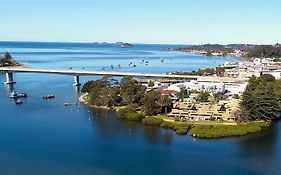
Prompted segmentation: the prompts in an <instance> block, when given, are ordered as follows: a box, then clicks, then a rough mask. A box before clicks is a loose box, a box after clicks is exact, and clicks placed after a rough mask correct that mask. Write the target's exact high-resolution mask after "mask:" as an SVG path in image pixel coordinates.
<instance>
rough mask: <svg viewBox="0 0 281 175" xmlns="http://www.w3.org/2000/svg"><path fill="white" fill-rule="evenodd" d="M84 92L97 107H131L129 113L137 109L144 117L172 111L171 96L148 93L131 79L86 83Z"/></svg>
mask: <svg viewBox="0 0 281 175" xmlns="http://www.w3.org/2000/svg"><path fill="white" fill-rule="evenodd" d="M82 92H88V93H89V97H90V104H92V105H95V106H106V107H114V106H130V108H133V109H130V110H129V112H136V111H137V109H138V110H139V111H140V113H142V114H144V115H149V116H152V115H156V114H159V113H163V112H168V111H170V110H171V106H172V101H171V100H170V98H169V96H167V95H161V94H160V92H157V91H154V90H151V91H147V90H146V87H145V86H143V85H142V84H140V83H139V82H138V81H137V80H134V79H133V78H131V77H124V78H123V79H121V81H120V82H119V81H116V80H115V81H112V80H111V79H109V77H104V78H103V79H100V80H96V81H89V82H87V83H85V85H84V86H83V88H82Z"/></svg>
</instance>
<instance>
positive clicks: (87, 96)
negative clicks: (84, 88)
mask: <svg viewBox="0 0 281 175" xmlns="http://www.w3.org/2000/svg"><path fill="white" fill-rule="evenodd" d="M90 99H91V98H90V96H89V95H85V96H84V97H83V100H85V101H86V102H90Z"/></svg>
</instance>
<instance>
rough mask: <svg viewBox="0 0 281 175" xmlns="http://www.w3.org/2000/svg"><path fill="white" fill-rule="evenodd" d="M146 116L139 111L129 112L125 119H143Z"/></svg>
mask: <svg viewBox="0 0 281 175" xmlns="http://www.w3.org/2000/svg"><path fill="white" fill-rule="evenodd" d="M144 117H145V116H144V115H142V114H139V113H133V112H131V113H128V114H127V117H126V118H125V119H127V120H131V121H141V120H142V119H143V118H144Z"/></svg>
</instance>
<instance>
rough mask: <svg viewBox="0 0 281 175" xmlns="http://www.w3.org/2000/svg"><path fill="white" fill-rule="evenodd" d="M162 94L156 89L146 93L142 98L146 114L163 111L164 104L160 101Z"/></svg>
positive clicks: (143, 109)
mask: <svg viewBox="0 0 281 175" xmlns="http://www.w3.org/2000/svg"><path fill="white" fill-rule="evenodd" d="M160 99H161V94H160V93H159V92H156V91H154V90H152V91H149V92H148V93H146V94H145V95H144V97H143V98H142V100H141V103H142V106H141V107H142V111H143V112H144V114H145V115H150V116H151V115H156V114H159V113H161V111H162V106H161V103H160Z"/></svg>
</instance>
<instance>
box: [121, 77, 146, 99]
mask: <svg viewBox="0 0 281 175" xmlns="http://www.w3.org/2000/svg"><path fill="white" fill-rule="evenodd" d="M145 91H146V87H145V86H143V85H141V84H140V83H139V82H138V81H136V80H134V79H132V78H131V77H125V78H123V79H122V80H121V85H120V93H121V95H122V98H123V102H124V103H125V104H132V103H137V104H139V103H140V100H141V98H142V97H143V96H144V94H145Z"/></svg>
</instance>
